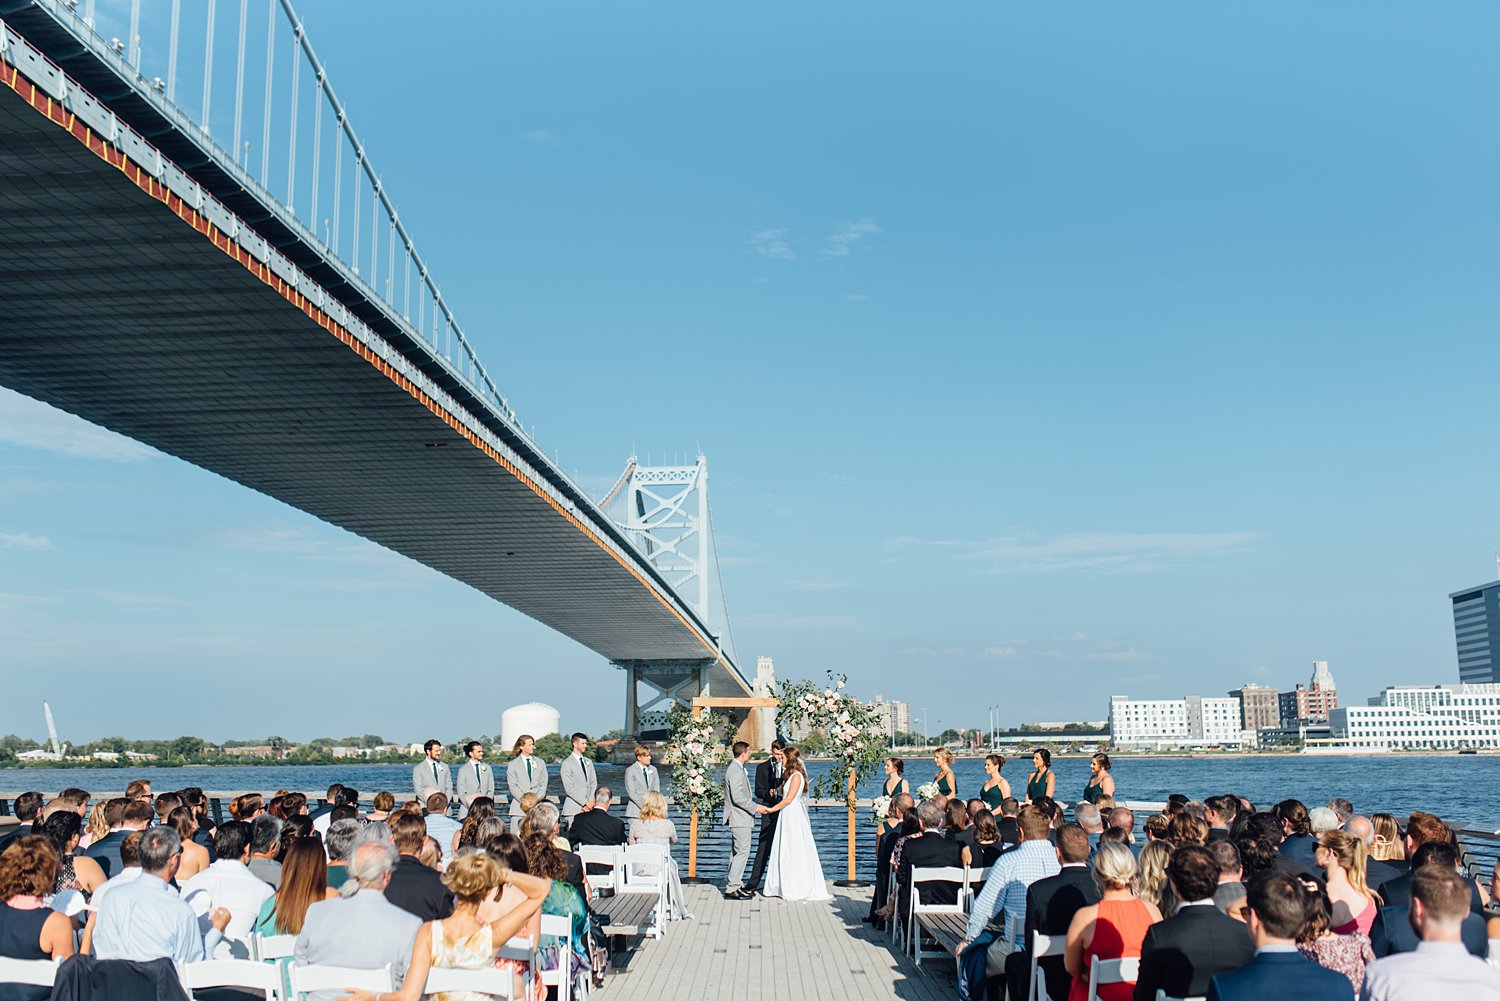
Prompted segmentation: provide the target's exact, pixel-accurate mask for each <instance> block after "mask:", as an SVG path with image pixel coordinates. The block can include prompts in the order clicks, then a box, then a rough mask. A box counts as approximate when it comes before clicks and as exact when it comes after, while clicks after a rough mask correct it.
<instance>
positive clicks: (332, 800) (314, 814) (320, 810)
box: [304, 782, 395, 823]
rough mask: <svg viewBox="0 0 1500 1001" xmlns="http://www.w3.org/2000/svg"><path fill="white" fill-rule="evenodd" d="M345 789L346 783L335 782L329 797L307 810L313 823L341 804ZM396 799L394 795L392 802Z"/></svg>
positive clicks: (330, 789)
mask: <svg viewBox="0 0 1500 1001" xmlns="http://www.w3.org/2000/svg"><path fill="white" fill-rule="evenodd" d="M343 789H344V784H343V783H342V782H335V783H334V784H333V785H331V786H329V787H328V796H327V798H326V799H324V800H323V802H321V803H319V804H318V805H317V806H315V807H313V808H312V809H311V810H308V811H307V816H308V817H310V818H311V819H312V821H313V823H317V822H318V818H320V817H322V816H325V815H326V814H327V813H328V811H330V810H332V809H333V808H334V807H336V806H338V805H339V793H340V792H342V791H343ZM394 800H395V797H392V802H394ZM304 805H305V804H304Z"/></svg>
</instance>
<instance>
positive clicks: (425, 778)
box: [411, 740, 453, 803]
mask: <svg viewBox="0 0 1500 1001" xmlns="http://www.w3.org/2000/svg"><path fill="white" fill-rule="evenodd" d="M422 750H423V751H425V752H426V755H427V756H426V757H424V758H423V759H422V760H421V761H420V762H418V763H417V767H415V768H413V769H412V770H411V787H412V791H413V792H415V793H416V794H417V800H418V801H419V802H422V803H425V802H427V797H428V796H431V795H432V794H433V793H435V792H440V793H442V794H443V795H444V796H447V797H448V798H449V799H450V800H451V799H452V798H453V773H452V772H450V771H448V766H447V765H445V764H443V742H442V741H440V740H429V741H428V742H427V743H425V744H423V745H422Z"/></svg>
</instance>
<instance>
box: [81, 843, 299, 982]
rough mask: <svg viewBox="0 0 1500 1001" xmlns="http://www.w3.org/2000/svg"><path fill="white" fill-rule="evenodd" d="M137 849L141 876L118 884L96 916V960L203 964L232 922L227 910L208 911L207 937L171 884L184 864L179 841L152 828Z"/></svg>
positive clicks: (94, 941) (189, 908) (220, 908)
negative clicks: (160, 960)
mask: <svg viewBox="0 0 1500 1001" xmlns="http://www.w3.org/2000/svg"><path fill="white" fill-rule="evenodd" d="M136 851H137V854H138V856H139V860H140V862H141V870H140V872H141V875H139V876H137V877H136V878H134V879H132V880H131V881H129V882H124V883H116V884H115V886H114V888H113V892H112V893H110V894H109V897H108V899H107V900H103V901H101V902H100V904H99V910H98V912H97V913H96V914H95V915H94V920H95V922H96V925H95V929H94V934H93V948H94V956H95V957H96V958H98V959H126V960H130V961H132V962H137V963H146V962H150V961H151V960H153V959H163V958H165V959H170V960H172V961H174V962H175V963H177V964H178V966H182V965H183V964H186V963H196V962H199V961H201V960H202V959H203V958H204V956H205V949H207V950H210V951H211V950H214V949H215V948H216V947H217V946H218V945H219V944H220V943H221V942H222V940H223V937H224V929H225V927H226V926H228V924H229V920H230V913H229V911H228V909H227V908H224V907H215V908H214V909H213V910H211V911H209V912H208V914H207V918H208V936H207V938H206V939H205V937H204V934H203V931H202V929H201V928H200V926H199V919H198V916H197V915H195V914H194V913H193V909H192V908H191V907H189V906H188V905H187V904H185V903H183V902H182V900H181V899H180V898H179V897H178V896H177V893H176V892H175V891H174V890H173V889H172V887H171V885H170V884H171V881H172V879H173V877H175V876H176V875H177V867H178V866H179V865H181V864H182V841H181V840H180V839H179V838H178V837H177V832H176V831H175V830H173V829H172V828H170V827H153V828H151V829H150V830H149V831H147V832H145V833H144V834H142V835H140V841H139V843H138V844H137V848H136ZM250 878H251V879H255V877H254V876H251V877H250ZM255 881H256V882H257V883H260V880H258V879H257V880H255ZM260 885H261V886H265V884H264V883H261V884H260ZM100 889H101V890H102V889H104V887H102V886H101V887H100ZM266 889H268V890H269V889H270V887H266Z"/></svg>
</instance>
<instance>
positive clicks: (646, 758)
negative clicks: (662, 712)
mask: <svg viewBox="0 0 1500 1001" xmlns="http://www.w3.org/2000/svg"><path fill="white" fill-rule="evenodd" d="M648 792H661V776H660V775H658V774H657V773H656V766H655V765H653V764H652V763H651V748H649V747H647V746H646V745H645V744H637V745H635V764H634V765H632V766H630V767H629V768H627V769H625V818H626V819H627V820H629V819H631V818H634V817H639V816H640V815H641V804H642V803H644V802H645V801H646V793H648Z"/></svg>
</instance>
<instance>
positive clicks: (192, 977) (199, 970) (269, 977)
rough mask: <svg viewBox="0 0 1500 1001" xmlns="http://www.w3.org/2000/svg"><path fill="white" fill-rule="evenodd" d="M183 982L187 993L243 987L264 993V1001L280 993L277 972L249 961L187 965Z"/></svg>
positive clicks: (216, 961)
mask: <svg viewBox="0 0 1500 1001" xmlns="http://www.w3.org/2000/svg"><path fill="white" fill-rule="evenodd" d="M184 979H185V980H186V981H187V987H188V990H190V991H196V990H204V989H206V988H209V987H245V988H249V989H250V990H256V991H264V992H265V995H266V1001H272V999H273V998H275V997H276V996H278V995H279V994H280V993H281V971H280V970H278V969H277V968H276V967H274V966H269V965H267V964H265V963H261V962H257V961H256V960H253V959H208V960H204V961H203V962H201V963H188V964H187V966H186V967H184Z"/></svg>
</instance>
